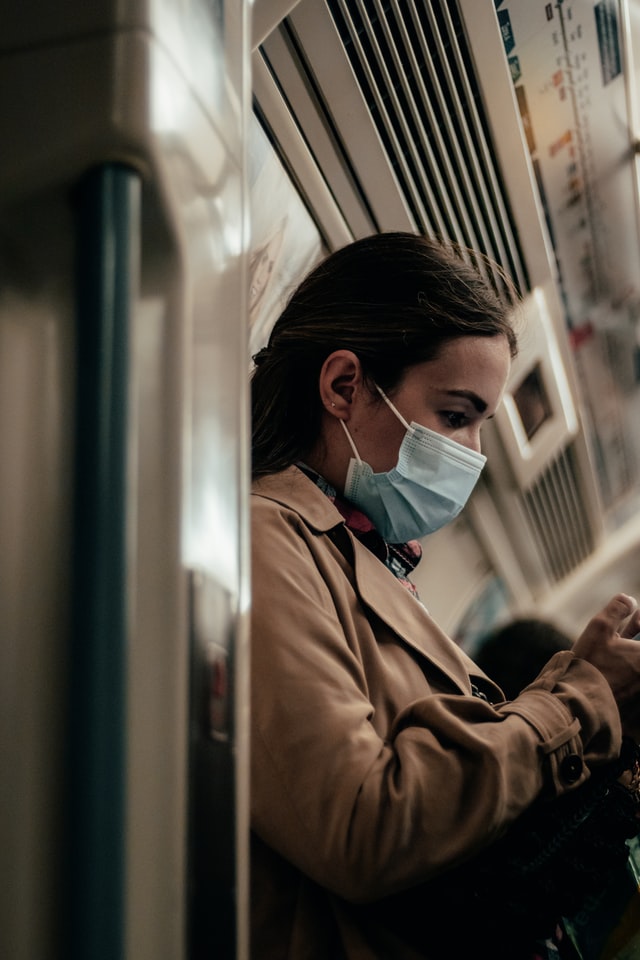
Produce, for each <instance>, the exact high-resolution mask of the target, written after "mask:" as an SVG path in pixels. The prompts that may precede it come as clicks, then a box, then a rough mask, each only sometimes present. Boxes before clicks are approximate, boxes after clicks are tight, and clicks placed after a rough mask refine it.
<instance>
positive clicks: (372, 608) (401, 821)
mask: <svg viewBox="0 0 640 960" xmlns="http://www.w3.org/2000/svg"><path fill="white" fill-rule="evenodd" d="M252 517H253V521H252V555H253V581H252V584H253V585H252V590H253V598H252V611H253V612H252V647H251V660H252V701H251V720H252V740H251V756H252V761H251V777H252V781H251V824H252V863H251V871H252V905H251V907H252V933H251V936H252V954H251V955H252V957H254V958H255V960H272V958H273V960H275V958H278V960H284V958H291V960H303V958H304V960H328V958H330V960H338V958H341V957H345V958H350V960H351V958H358V960H373V958H376V960H378V958H380V960H382V958H384V960H387V958H392V960H408V958H415V957H416V956H418V954H416V953H415V952H413V951H412V949H411V948H409V947H408V946H406V945H403V944H402V942H401V938H400V939H399V938H398V937H397V936H396V935H392V934H391V933H390V932H389V930H388V929H387V928H386V927H385V926H384V925H383V924H377V923H376V920H375V910H374V911H373V913H372V911H371V910H370V909H369V910H365V911H364V914H363V907H362V905H363V904H368V903H371V902H375V901H376V900H378V899H379V898H382V897H385V896H387V895H388V894H392V893H397V892H399V891H402V890H403V889H406V888H409V887H411V886H413V885H416V884H418V883H421V882H423V881H425V880H428V879H430V878H432V877H434V876H436V875H437V874H438V872H440V871H443V870H445V869H446V868H447V867H449V866H451V865H454V864H456V863H458V862H460V861H461V860H464V859H465V858H467V857H469V856H470V855H472V854H473V853H474V852H475V851H476V850H478V849H480V848H481V847H482V846H483V845H486V844H487V843H488V842H490V841H491V840H492V839H494V838H495V837H497V836H498V835H499V834H500V833H501V832H503V831H504V829H505V827H506V826H507V825H508V824H509V822H510V821H511V820H513V818H514V817H516V816H517V815H518V814H519V813H520V812H521V811H522V810H523V809H525V808H526V807H527V806H528V805H529V804H530V803H531V802H532V800H533V799H534V798H535V797H536V795H537V794H538V793H539V792H540V791H541V790H542V789H545V790H547V791H555V792H556V793H562V792H563V791H565V790H567V789H571V787H573V786H575V785H577V784H579V783H580V782H582V781H583V780H584V779H585V778H586V777H587V776H588V770H587V764H593V763H599V762H602V761H604V760H606V759H609V758H611V757H613V756H614V755H616V754H617V752H618V751H619V747H620V739H621V731H620V721H619V717H618V711H617V708H616V705H615V702H614V700H613V697H612V695H611V692H610V690H609V687H608V684H607V682H606V681H605V679H604V678H603V677H602V675H601V674H600V673H599V672H598V671H597V670H596V669H595V668H593V667H592V666H591V665H589V664H588V663H586V662H584V661H582V660H579V659H577V658H576V657H574V655H573V654H572V653H571V652H570V651H565V652H562V653H559V654H556V655H555V656H554V657H553V659H552V660H551V661H550V663H549V665H548V666H547V667H546V668H545V670H544V671H543V672H542V674H541V675H540V677H539V678H538V680H537V681H536V682H535V683H534V684H533V685H532V686H530V687H529V688H527V690H526V691H525V692H524V693H522V694H521V695H520V696H519V697H518V699H517V700H515V701H513V702H511V703H505V702H504V700H503V697H502V695H501V693H500V691H499V690H498V688H497V687H495V686H494V685H493V684H491V682H490V681H489V680H488V679H487V678H486V677H484V675H483V674H482V672H481V671H480V670H479V669H478V668H477V667H475V666H474V665H473V663H472V662H471V661H470V660H469V658H468V657H467V656H466V655H465V654H464V653H463V652H462V651H461V650H460V649H459V648H458V647H457V646H456V645H455V644H454V643H453V642H452V641H451V640H450V639H449V638H448V637H447V636H446V635H445V634H444V633H443V632H442V631H441V630H440V629H439V628H438V626H437V625H436V624H435V623H434V621H433V620H432V619H431V617H430V616H429V614H428V613H427V612H426V610H425V609H424V607H423V606H422V605H421V604H420V603H419V602H418V601H416V600H415V599H414V598H413V597H412V596H411V595H410V593H409V592H408V591H407V590H406V588H405V587H403V586H402V585H401V584H400V583H399V582H398V581H397V580H396V578H395V577H394V576H393V574H392V573H390V572H389V570H388V569H387V568H386V567H385V566H384V564H382V563H381V562H380V561H379V560H378V559H377V558H376V557H374V556H373V555H372V554H371V553H370V552H369V551H368V550H367V549H366V548H365V547H363V546H362V545H361V544H360V543H359V542H357V541H356V540H355V539H354V538H352V537H351V535H350V534H349V533H348V532H347V531H346V530H345V532H344V533H343V534H341V536H346V538H347V541H350V542H351V544H352V550H353V557H352V558H349V559H346V558H345V556H344V555H343V551H342V550H341V549H339V548H338V546H336V544H335V543H334V541H333V540H332V538H331V535H329V531H332V530H335V529H336V528H341V527H342V529H343V530H344V527H343V524H342V518H341V516H340V514H339V513H338V511H337V510H336V508H335V507H334V506H333V504H332V503H331V501H330V500H329V499H328V498H327V497H326V496H325V495H324V493H322V492H321V491H320V490H319V489H318V488H317V487H316V486H315V484H313V483H312V482H311V481H310V480H309V479H308V478H307V477H305V476H304V475H303V474H302V473H301V472H300V471H299V470H297V469H296V468H295V467H292V468H290V469H289V470H287V471H284V472H283V473H281V474H276V475H273V476H270V477H267V478H264V479H262V480H260V481H258V482H257V483H256V484H255V485H254V489H253V496H252ZM351 559H352V560H353V563H352V562H351ZM470 678H474V682H475V683H478V684H480V685H482V687H483V689H484V690H485V692H487V694H488V696H489V698H490V699H492V700H493V701H494V702H497V705H495V706H494V705H491V704H490V703H487V702H484V701H483V700H481V699H479V698H478V697H474V696H472V695H471V685H470V684H471V680H470ZM365 915H366V918H365ZM424 919H425V924H426V926H427V928H428V926H429V924H431V925H433V924H437V923H438V920H439V918H438V917H430V916H429V913H428V904H425V918H424ZM460 923H461V924H464V904H461V905H460ZM452 932H453V935H454V936H455V931H452ZM419 956H423V957H428V956H431V954H430V952H429V950H428V949H426V950H423V951H422V952H421V953H420V954H419ZM450 956H454V957H455V956H456V953H455V949H454V950H453V952H452V953H451V954H450ZM434 960H435V957H434ZM437 960H440V958H439V957H438V958H437Z"/></svg>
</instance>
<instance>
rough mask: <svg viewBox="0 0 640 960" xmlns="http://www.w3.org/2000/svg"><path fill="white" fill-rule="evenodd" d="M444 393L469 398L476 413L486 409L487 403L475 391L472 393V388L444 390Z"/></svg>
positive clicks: (449, 395)
mask: <svg viewBox="0 0 640 960" xmlns="http://www.w3.org/2000/svg"><path fill="white" fill-rule="evenodd" d="M444 393H445V395H446V396H448V397H462V399H463V400H469V401H470V402H471V403H472V404H473V405H474V407H475V408H476V410H477V411H478V413H484V412H485V410H486V409H487V404H486V403H485V401H484V400H483V399H482V397H479V396H478V394H477V393H474V392H473V390H445V391H444Z"/></svg>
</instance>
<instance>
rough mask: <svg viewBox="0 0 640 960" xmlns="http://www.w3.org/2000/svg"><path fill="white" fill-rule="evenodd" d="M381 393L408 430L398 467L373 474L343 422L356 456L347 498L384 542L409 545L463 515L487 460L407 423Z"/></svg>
mask: <svg viewBox="0 0 640 960" xmlns="http://www.w3.org/2000/svg"><path fill="white" fill-rule="evenodd" d="M376 389H377V390H378V392H379V393H380V396H381V397H382V398H383V400H384V401H385V403H387V405H388V406H389V408H390V409H391V410H392V411H393V413H394V414H395V415H396V417H397V418H398V420H400V422H401V423H402V424H403V426H404V427H405V428H406V431H407V432H406V433H405V435H404V438H403V440H402V443H401V444H400V450H399V452H398V463H397V465H396V466H395V467H394V468H393V470H389V471H387V472H386V473H374V472H373V470H372V469H371V467H370V466H369V464H368V463H365V462H364V460H362V459H361V458H360V455H359V453H358V451H357V449H356V445H355V443H354V442H353V438H352V437H351V434H350V433H349V430H348V429H347V425H346V423H345V422H344V420H341V421H340V423H341V424H342V427H343V429H344V431H345V433H346V435H347V439H348V441H349V443H350V445H351V449H352V450H353V453H354V457H353V458H352V459H351V461H350V463H349V469H348V471H347V480H346V483H345V488H344V495H345V497H346V498H347V499H348V500H350V501H351V502H352V503H354V504H355V505H356V506H357V507H359V508H360V509H361V510H362V511H363V512H364V513H365V514H366V515H367V516H368V517H369V519H370V520H371V521H372V523H374V524H375V527H376V529H377V530H378V532H379V533H380V535H381V536H382V537H383V538H384V539H385V540H387V541H388V542H389V543H405V542H406V541H407V540H414V539H419V538H420V537H424V536H426V535H427V534H429V533H434V532H435V531H436V530H439V529H440V527H443V526H444V525H445V524H447V523H450V522H451V520H453V519H455V517H457V516H458V514H459V513H460V511H461V510H462V508H463V507H464V505H465V504H466V502H467V500H468V499H469V496H470V494H471V491H472V490H473V488H474V486H475V485H476V482H477V480H478V477H479V476H480V472H481V470H482V468H483V466H484V465H485V463H486V462H487V458H486V457H485V456H483V455H482V454H481V453H476V452H475V450H470V449H469V448H468V447H464V446H463V445H462V444H461V443H456V441H455V440H451V439H449V437H444V436H443V435H442V434H440V433H436V432H435V431H434V430H429V429H428V428H427V427H423V426H421V425H420V424H419V423H415V422H412V423H407V421H406V420H405V419H404V417H403V416H402V415H401V414H400V413H399V411H398V410H396V408H395V406H394V405H393V404H392V402H391V401H390V400H389V398H388V397H387V396H386V394H385V393H384V391H383V390H381V389H380V387H378V386H376Z"/></svg>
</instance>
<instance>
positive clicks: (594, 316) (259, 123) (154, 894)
mask: <svg viewBox="0 0 640 960" xmlns="http://www.w3.org/2000/svg"><path fill="white" fill-rule="evenodd" d="M639 97H640V2H638V0H595V2H594V0H560V2H554V3H545V2H543V0H536V2H532V0H297V2H296V0H253V2H250V0H189V2H186V0H183V2H178V0H147V2H143V0H121V2H118V3H115V2H112V0H96V2H93V3H91V4H87V3H83V2H82V0H69V2H67V3H66V4H64V5H53V4H43V3H41V2H38V0H25V2H23V3H21V4H15V5H11V6H10V5H9V4H5V9H4V11H3V29H2V31H1V34H0V119H1V123H2V132H3V136H2V148H1V149H0V200H1V203H2V216H1V218H0V277H1V286H0V390H1V391H2V393H1V396H2V402H1V403H0V422H1V425H2V429H1V432H0V437H1V443H2V456H1V457H0V530H1V543H2V549H1V552H0V557H1V560H0V571H1V572H0V595H1V597H2V624H3V643H2V654H1V656H2V665H1V669H0V676H1V678H2V679H1V681H0V683H1V685H2V717H3V730H2V763H1V766H2V818H1V824H2V825H1V828H0V829H1V831H2V842H1V844H0V848H1V849H2V851H3V854H2V858H3V884H2V900H1V903H2V911H1V914H0V931H1V932H0V944H1V945H0V954H1V955H2V956H3V957H6V958H11V960H54V958H56V960H57V958H61V957H65V960H66V958H91V960H125V958H126V960H152V958H153V960H165V958H166V960H195V958H198V960H199V958H201V957H205V956H211V957H214V956H215V957H225V958H226V957H229V958H231V957H233V958H238V960H246V958H248V957H249V952H250V944H249V934H248V919H247V917H248V899H249V879H250V878H249V866H248V836H249V828H248V806H249V801H248V790H249V776H248V752H249V740H248V715H249V696H248V693H249V689H248V662H249V657H250V641H251V637H250V634H249V628H248V612H249V610H250V605H251V583H250V577H249V559H248V553H249V546H250V544H249V534H248V502H249V472H250V471H249V463H250V452H249V399H248V398H249V376H250V371H251V367H252V362H251V357H252V356H253V355H254V354H255V353H256V352H257V351H258V350H259V349H260V348H261V347H262V346H263V345H264V344H265V343H266V341H267V338H268V335H269V330H270V328H271V325H272V324H273V322H274V320H275V318H276V317H277V315H278V312H279V310H280V309H281V308H282V306H283V304H284V303H285V302H286V299H287V296H288V294H289V292H290V291H291V290H292V288H293V287H294V286H295V284H296V283H297V282H298V281H299V280H300V279H301V278H302V276H303V275H304V274H305V273H306V272H307V271H308V270H309V269H310V268H311V267H312V266H313V265H314V264H315V263H316V262H318V260H319V259H320V258H321V257H322V256H323V255H325V254H326V253H329V252H331V251H333V250H336V249H338V248H340V247H342V246H344V245H345V244H347V243H349V242H350V241H351V240H353V239H357V238H359V237H364V236H367V235H369V234H372V233H377V232H383V231H394V230H403V231H411V232H414V233H422V234H426V235H427V236H438V237H441V238H443V239H445V240H449V241H451V242H453V243H455V244H457V245H459V246H461V247H462V248H464V250H465V251H467V252H466V253H465V256H467V257H468V258H470V259H471V260H473V262H475V263H477V264H479V265H480V268H481V269H482V270H483V271H484V272H485V274H486V276H487V279H488V280H489V281H491V282H493V283H494V284H496V285H497V286H498V287H500V283H501V280H500V276H501V271H503V272H504V273H505V274H506V275H507V276H508V277H509V278H510V279H511V280H512V281H513V283H514V285H515V288H516V289H517V291H518V294H519V297H518V298H517V299H515V300H514V301H513V311H514V316H515V318H516V323H517V325H518V329H519V331H520V352H519V355H518V357H517V359H516V360H515V362H514V364H513V366H512V370H511V375H510V380H509V383H508V387H507V391H506V394H505V397H504V402H503V404H502V406H501V408H500V410H499V411H498V414H497V415H496V417H495V419H494V420H493V421H492V422H491V423H490V424H487V427H486V430H485V432H484V435H483V436H484V439H483V451H484V453H486V454H487V457H488V463H487V466H486V469H485V471H484V472H483V475H482V477H481V480H480V481H479V483H478V485H477V487H476V488H475V490H474V492H473V495H472V497H471V500H470V502H469V505H468V507H467V509H466V510H465V511H464V512H463V513H462V514H461V515H460V516H459V517H458V518H457V519H456V520H455V521H454V522H453V523H452V524H450V525H449V526H447V527H445V528H443V529H442V530H440V531H438V532H437V533H435V534H433V535H432V536H431V537H429V538H427V539H426V540H425V542H424V545H423V546H424V556H423V559H422V562H421V564H420V566H419V567H418V568H417V570H416V574H415V579H416V583H417V586H418V589H419V591H420V594H421V596H422V597H423V599H424V602H425V604H426V606H427V607H428V609H429V611H430V613H431V614H432V615H433V617H434V618H435V619H436V620H437V621H438V622H439V624H440V625H441V626H442V627H443V629H444V630H445V631H446V632H447V633H448V634H449V635H450V636H451V637H452V638H453V639H454V640H455V641H456V642H457V643H459V644H460V645H461V646H462V647H463V648H464V650H465V651H466V652H467V653H469V654H470V655H471V656H472V657H473V656H474V654H475V653H477V651H478V648H479V644H480V643H481V641H482V638H483V637H484V636H485V635H486V634H487V632H488V631H489V630H491V629H492V628H494V627H495V626H497V625H500V624H501V623H504V622H506V621H507V620H509V619H510V618H514V617H519V616H538V617H546V618H549V619H551V620H553V621H554V622H556V623H557V624H558V625H559V626H560V627H561V628H562V629H563V630H565V631H567V632H568V633H569V634H570V635H571V636H577V634H578V633H579V631H580V629H581V628H582V627H583V626H584V624H585V623H586V621H587V620H588V618H589V617H590V616H592V615H593V614H594V613H595V612H596V611H597V610H598V609H599V608H600V607H601V606H602V605H603V604H604V603H605V602H606V601H607V599H608V598H609V597H610V596H612V595H613V594H614V593H616V592H618V591H622V592H625V593H628V594H630V595H632V596H635V597H637V598H638V599H640V201H639V197H640V194H639V166H638V165H639V162H640V161H639V159H638V158H639V155H640V99H639ZM505 295H507V294H506V293H505ZM436 545H437V549H436ZM432 557H433V560H432V559H431V558H432ZM436 557H437V560H436V559H435V558H436Z"/></svg>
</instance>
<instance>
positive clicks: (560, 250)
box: [495, 0, 640, 515]
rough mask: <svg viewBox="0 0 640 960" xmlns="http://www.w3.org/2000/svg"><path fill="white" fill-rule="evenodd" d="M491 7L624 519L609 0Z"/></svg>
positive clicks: (631, 475) (636, 279)
mask: <svg viewBox="0 0 640 960" xmlns="http://www.w3.org/2000/svg"><path fill="white" fill-rule="evenodd" d="M495 6H496V13H497V17H498V22H499V25H500V30H501V33H502V39H503V43H504V49H505V53H506V56H507V59H508V63H509V67H510V70H511V76H512V80H513V83H514V87H515V92H516V98H517V102H518V105H519V109H520V114H521V117H522V122H523V128H524V131H525V136H526V140H527V144H528V148H529V152H530V154H531V159H532V163H533V169H534V172H535V176H536V180H537V183H538V187H539V191H540V198H541V201H542V204H543V208H544V211H545V216H546V221H547V227H548V230H549V234H550V238H551V241H552V244H553V248H554V252H555V257H556V266H557V271H558V279H559V284H560V289H561V294H562V298H563V302H564V308H565V319H566V325H567V335H568V338H569V342H570V344H571V347H572V350H573V356H574V359H575V366H576V372H577V379H578V382H579V384H580V387H581V388H582V391H583V393H582V397H581V399H582V404H583V407H584V409H585V410H586V415H587V420H588V426H589V427H590V445H591V448H592V452H593V457H594V463H595V465H596V468H597V473H598V478H599V483H600V492H601V496H602V500H603V504H604V506H605V508H611V509H612V511H613V513H615V508H619V507H621V506H624V505H625V504H626V512H628V510H629V509H630V508H629V505H628V500H629V497H636V496H637V497H638V499H640V494H638V478H639V463H640V427H638V423H640V239H639V229H638V192H637V191H638V188H637V183H636V177H637V174H636V161H635V159H634V150H633V146H632V145H633V142H634V140H635V138H636V136H637V134H634V131H633V130H632V126H631V119H630V117H631V110H630V105H629V102H628V94H629V90H628V87H629V84H628V83H627V82H626V81H625V51H624V46H623V36H622V13H621V9H620V5H619V0H598V2H595V3H594V2H593V0H565V2H560V3H558V2H556V3H544V2H532V0H496V3H495ZM636 505H637V501H636ZM612 515H613V514H612Z"/></svg>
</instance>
